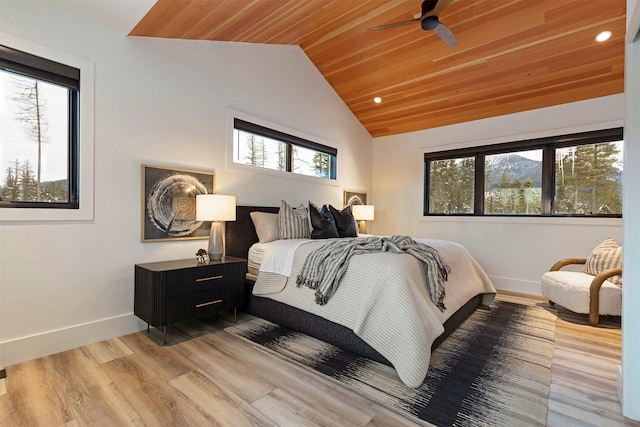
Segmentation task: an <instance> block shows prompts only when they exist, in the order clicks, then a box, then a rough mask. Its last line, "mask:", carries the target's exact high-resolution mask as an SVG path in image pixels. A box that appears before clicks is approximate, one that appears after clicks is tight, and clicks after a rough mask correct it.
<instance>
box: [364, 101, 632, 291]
mask: <svg viewBox="0 0 640 427" xmlns="http://www.w3.org/2000/svg"><path fill="white" fill-rule="evenodd" d="M624 109H625V99H624V95H622V94H620V95H614V96H609V97H604V98H599V99H593V100H589V101H583V102H577V103H573V104H564V105H559V106H555V107H550V108H544V109H540V110H534V111H528V112H523V113H518V114H511V115H506V116H500V117H494V118H490V119H485V120H478V121H474V122H469V123H463V124H459V125H454V126H446V127H441V128H436V129H429V130H424V131H419V132H412V133H408V134H403V135H396V136H387V137H381V138H375V139H374V141H373V144H374V149H373V168H374V176H373V191H374V199H373V204H374V205H375V210H376V213H375V221H372V222H371V225H372V230H373V231H374V232H375V233H376V234H409V235H412V236H417V237H429V238H436V239H447V240H453V241H457V242H460V243H462V244H464V245H465V246H466V247H467V248H468V249H469V251H470V252H471V254H472V255H473V256H474V257H475V258H476V259H477V261H478V262H479V263H480V264H481V265H482V266H483V267H484V268H485V270H486V272H487V274H489V276H490V277H491V279H492V280H493V282H494V285H495V286H496V287H497V288H498V289H505V290H512V291H517V292H523V293H528V294H534V295H535V294H537V295H540V276H541V275H542V273H544V272H545V271H547V270H548V269H549V267H550V266H551V265H552V264H553V263H554V262H555V261H556V260H558V259H560V258H565V257H586V256H587V255H588V254H589V252H590V250H591V249H592V248H594V247H595V246H596V245H597V244H598V243H600V242H601V241H602V240H603V239H604V238H606V237H607V236H612V237H613V238H614V239H616V241H618V242H619V243H622V220H620V219H586V218H585V219H570V218H533V219H526V218H499V217H496V218H456V217H451V218H444V217H423V215H422V209H423V191H424V188H423V187H424V156H423V154H424V153H425V152H430V151H440V150H448V149H454V148H462V147H470V146H477V145H486V144H492V143H499V142H507V141H517V140H522V139H529V138H537V137H544V136H549V135H562V134H566V133H573V132H581V131H586V130H594V129H604V128H610V127H618V126H622V124H623V119H624ZM425 114H428V112H426V113H425Z"/></svg>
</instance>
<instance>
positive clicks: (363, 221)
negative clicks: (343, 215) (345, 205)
mask: <svg viewBox="0 0 640 427" xmlns="http://www.w3.org/2000/svg"><path fill="white" fill-rule="evenodd" d="M351 211H352V213H353V218H354V219H355V220H356V221H358V234H365V233H366V232H367V221H371V220H373V205H351Z"/></svg>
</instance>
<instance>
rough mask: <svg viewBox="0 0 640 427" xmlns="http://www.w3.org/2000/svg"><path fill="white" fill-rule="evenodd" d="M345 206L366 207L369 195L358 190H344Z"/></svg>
mask: <svg viewBox="0 0 640 427" xmlns="http://www.w3.org/2000/svg"><path fill="white" fill-rule="evenodd" d="M343 203H344V206H345V207H346V206H352V205H366V204H367V193H365V192H363V191H356V190H344V200H343Z"/></svg>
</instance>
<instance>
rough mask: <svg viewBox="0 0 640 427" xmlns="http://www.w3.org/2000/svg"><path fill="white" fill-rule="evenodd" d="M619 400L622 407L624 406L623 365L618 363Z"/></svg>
mask: <svg viewBox="0 0 640 427" xmlns="http://www.w3.org/2000/svg"><path fill="white" fill-rule="evenodd" d="M617 372H618V400H619V401H620V407H621V408H622V407H623V406H622V365H618V369H617Z"/></svg>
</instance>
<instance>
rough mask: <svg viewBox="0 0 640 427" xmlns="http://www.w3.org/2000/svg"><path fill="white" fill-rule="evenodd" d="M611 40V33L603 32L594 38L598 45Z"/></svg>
mask: <svg viewBox="0 0 640 427" xmlns="http://www.w3.org/2000/svg"><path fill="white" fill-rule="evenodd" d="M610 38H611V31H603V32H601V33H600V34H598V35H597V36H596V41H597V42H599V43H602V42H606V41H607V40H609V39H610Z"/></svg>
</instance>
